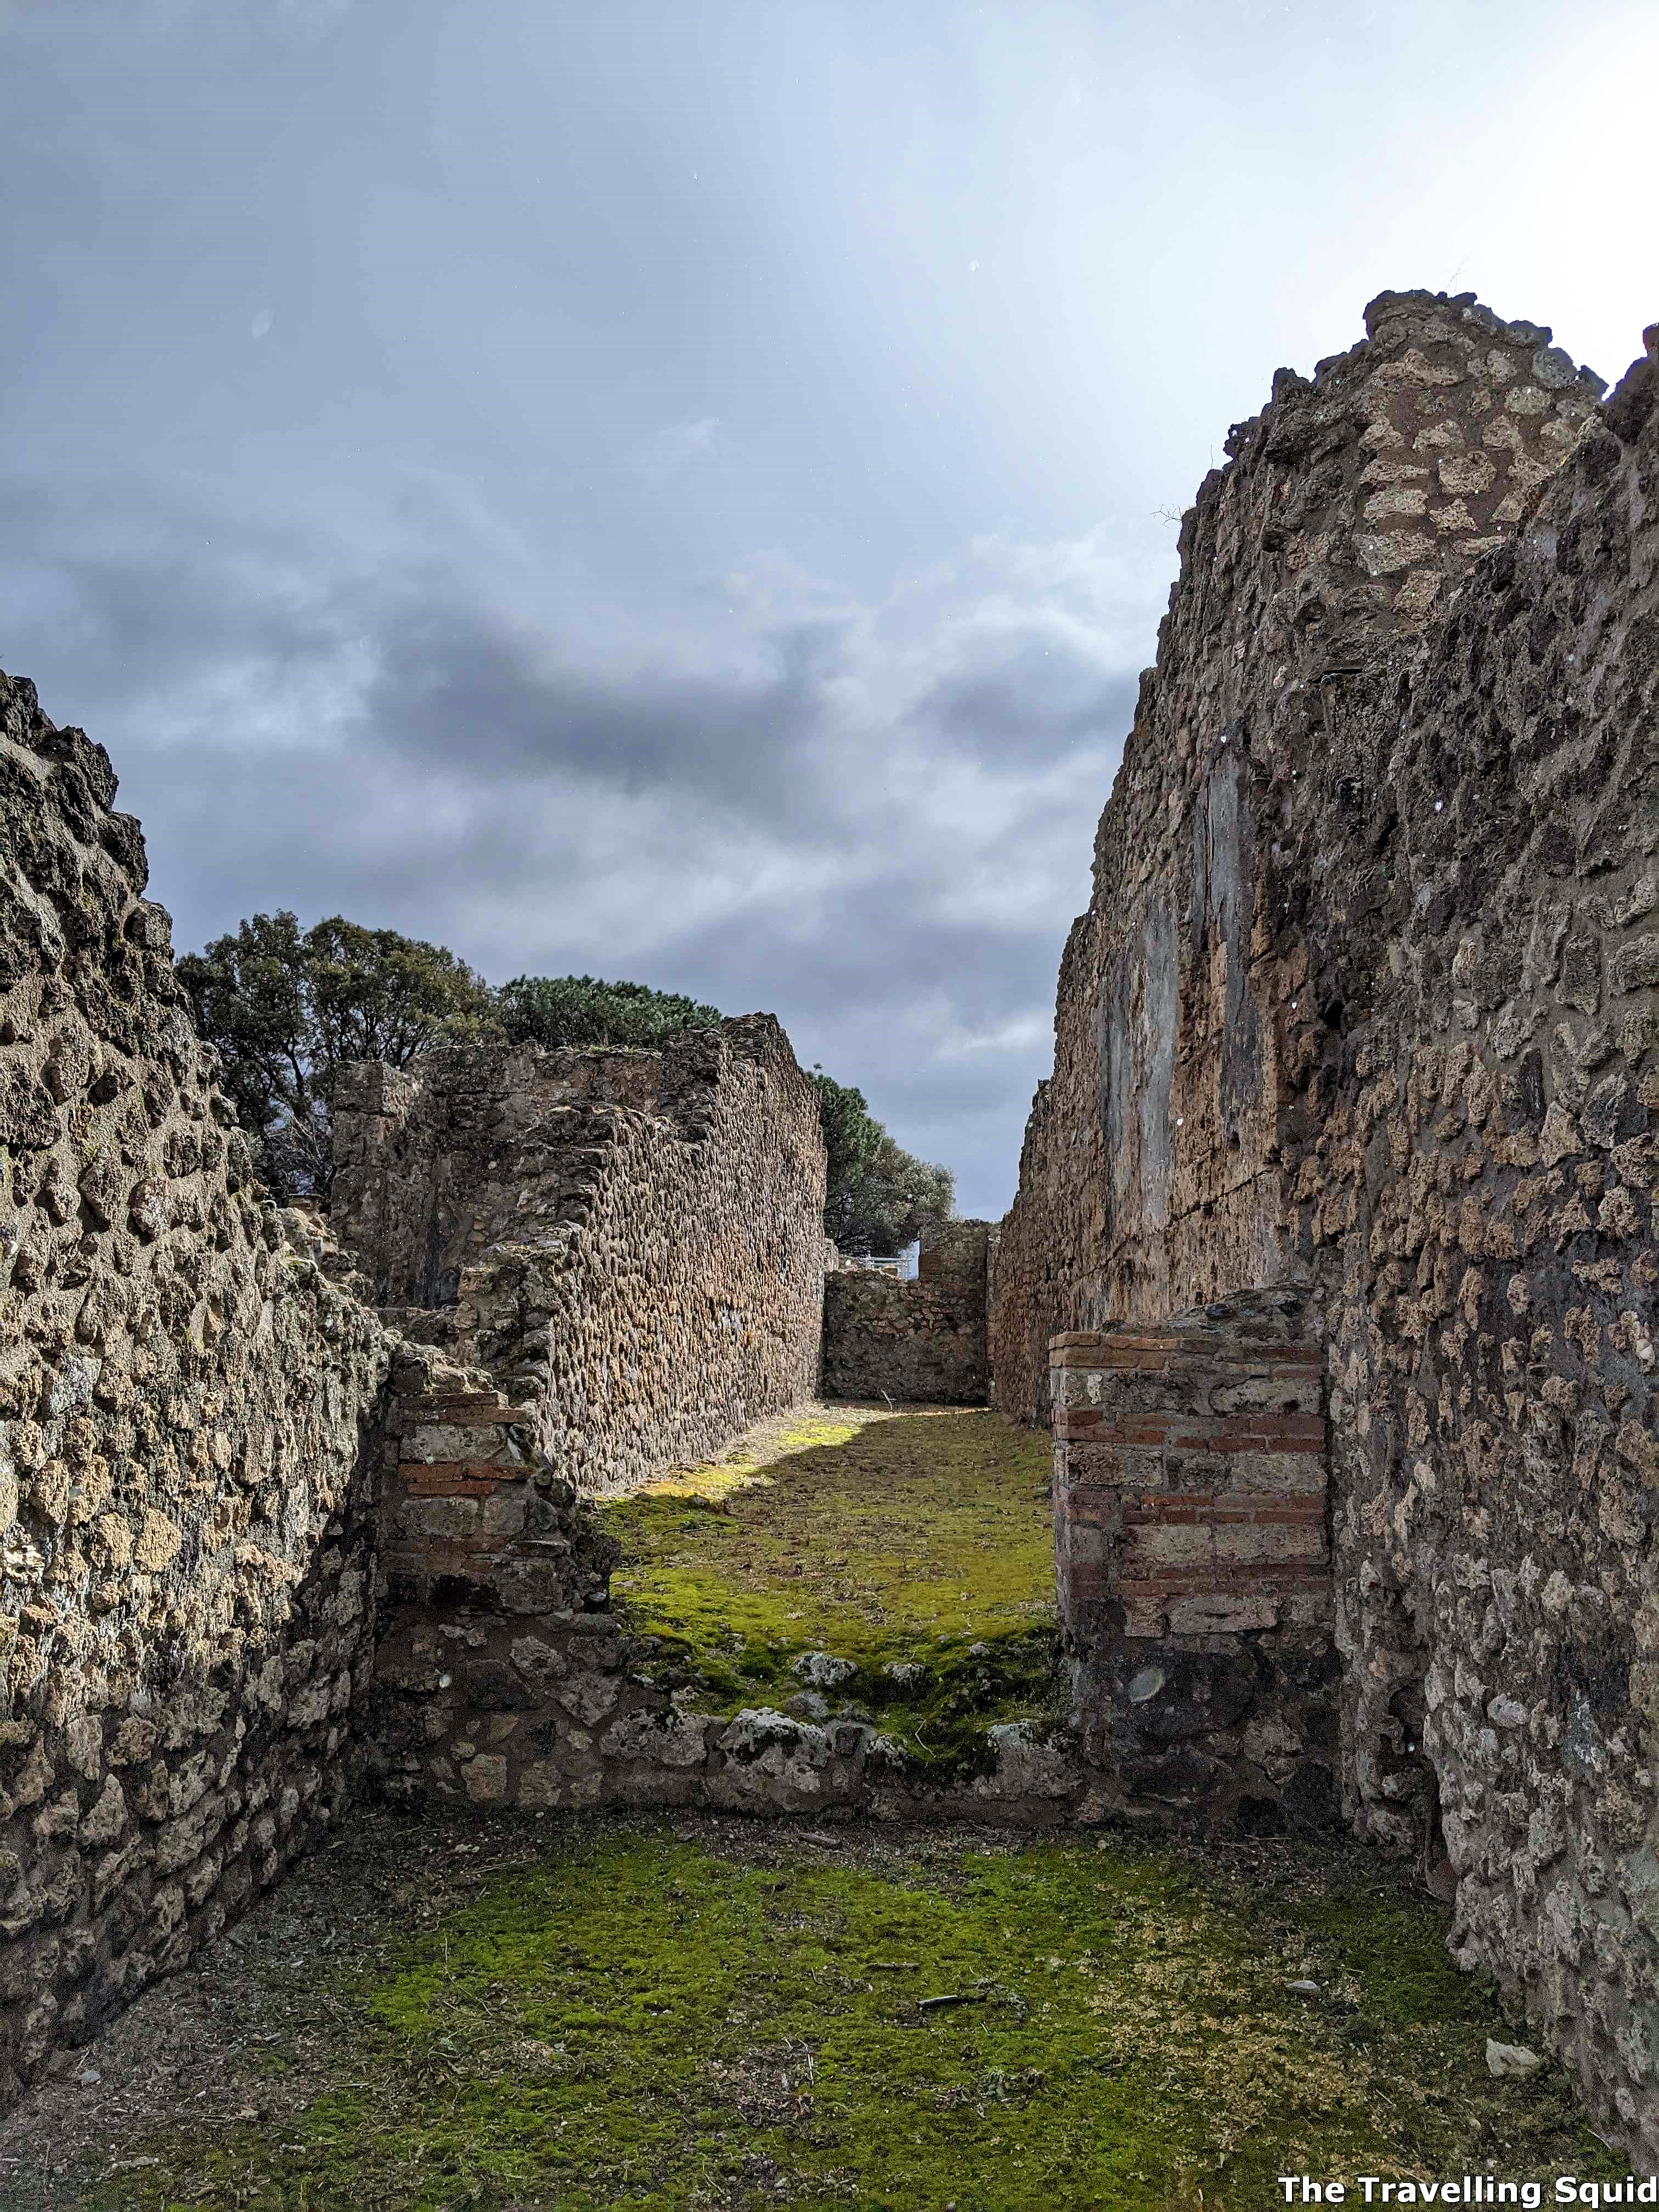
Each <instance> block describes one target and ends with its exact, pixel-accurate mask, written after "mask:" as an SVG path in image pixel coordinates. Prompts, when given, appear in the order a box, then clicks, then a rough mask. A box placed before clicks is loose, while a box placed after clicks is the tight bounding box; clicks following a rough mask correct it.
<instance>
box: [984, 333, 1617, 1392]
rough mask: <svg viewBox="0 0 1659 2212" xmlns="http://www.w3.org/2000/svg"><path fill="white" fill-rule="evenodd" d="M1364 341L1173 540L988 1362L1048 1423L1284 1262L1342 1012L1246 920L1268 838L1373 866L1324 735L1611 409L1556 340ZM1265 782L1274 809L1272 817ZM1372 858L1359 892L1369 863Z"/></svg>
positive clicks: (1377, 816) (1030, 1150) (1263, 869)
mask: <svg viewBox="0 0 1659 2212" xmlns="http://www.w3.org/2000/svg"><path fill="white" fill-rule="evenodd" d="M1366 329H1367V331H1368V333H1369V335H1368V336H1367V337H1366V338H1365V339H1364V341H1363V342H1362V343H1360V344H1359V345H1358V346H1355V347H1354V348H1353V349H1352V350H1351V351H1350V352H1348V353H1346V354H1342V355H1340V356H1335V357H1334V358H1333V359H1332V360H1329V361H1327V362H1322V363H1321V364H1320V366H1319V369H1318V371H1317V373H1316V376H1315V378H1314V379H1313V380H1312V382H1311V383H1310V382H1309V381H1307V380H1304V379H1303V378H1301V377H1298V376H1297V375H1295V374H1292V372H1291V371H1290V370H1289V369H1280V370H1279V373H1278V374H1277V375H1276V376H1275V378H1274V380H1273V392H1274V398H1273V404H1272V405H1271V406H1270V407H1269V408H1268V409H1267V411H1266V412H1265V413H1264V414H1263V415H1261V416H1258V417H1257V418H1256V419H1255V421H1254V422H1246V423H1241V424H1238V425H1237V426H1236V427H1235V428H1234V429H1233V430H1232V431H1231V433H1230V434H1229V436H1228V439H1227V451H1228V453H1229V454H1230V455H1231V457H1232V458H1231V460H1230V462H1229V464H1228V465H1227V466H1226V467H1225V468H1224V469H1221V470H1216V471H1212V472H1211V474H1210V475H1209V476H1208V477H1206V479H1205V482H1204V483H1203V485H1202V487H1201V488H1200V493H1199V497H1198V501H1197V504H1196V505H1195V506H1194V507H1193V508H1191V509H1190V510H1189V511H1188V513H1187V515H1186V516H1185V517H1184V518H1183V520H1182V530H1181V547H1180V550H1181V563H1182V568H1181V577H1180V580H1179V582H1178V583H1177V584H1176V586H1175V587H1174V588H1173V590H1172V591H1171V592H1170V611H1169V613H1168V615H1167V616H1166V617H1164V623H1163V624H1162V626H1161V628H1160V629H1159V633H1158V661H1157V665H1156V667H1155V668H1153V669H1152V670H1149V671H1147V672H1146V675H1144V676H1143V677H1142V678H1141V690H1140V697H1139V702H1138V705H1137V708H1136V712H1135V720H1134V726H1133V730H1132V732H1130V735H1129V737H1128V738H1127V742H1126V744H1125V747H1124V756H1123V762H1122V765H1121V769H1120V770H1119V773H1118V776H1117V779H1116V781H1115V785H1114V787H1113V792H1112V798H1111V804H1110V805H1109V806H1108V807H1107V809H1106V811H1104V813H1103V815H1102V816H1101V818H1100V824H1099V829H1098V832H1097V838H1096V847H1095V860H1094V883H1093V893H1092V896H1091V901H1090V905H1089V908H1088V911H1087V912H1086V913H1085V914H1084V915H1081V916H1079V920H1078V921H1076V923H1075V924H1074V925H1073V929H1072V933H1071V935H1070V938H1069V939H1068V941H1067V943H1066V951H1065V956H1064V958H1063V960H1062V963H1061V966H1060V983H1059V990H1058V994H1057V1000H1056V1012H1055V1036H1054V1074H1053V1077H1052V1078H1051V1079H1050V1080H1049V1081H1048V1082H1046V1083H1044V1084H1043V1085H1041V1086H1040V1087H1039V1089H1038V1091H1037V1095H1036V1101H1035V1103H1034V1105H1033V1109H1032V1113H1031V1117H1030V1123H1029V1126H1028V1127H1027V1131H1026V1136H1025V1143H1024V1151H1023V1153H1022V1158H1021V1163H1020V1177H1019V1189H1018V1197H1017V1198H1016V1200H1015V1203H1014V1206H1013V1208H1012V1211H1011V1212H1010V1214H1009V1216H1008V1218H1007V1220H1006V1224H1005V1225H1004V1234H1003V1237H1002V1239H1001V1242H1000V1249H999V1253H998V1259H997V1272H998V1296H997V1298H996V1301H995V1304H994V1310H993V1314H992V1322H991V1328H992V1365H993V1368H994V1372H995V1376H996V1389H997V1398H998V1402H999V1404H1000V1406H1002V1407H1003V1408H1004V1409H1005V1410H1006V1411H1007V1412H1008V1413H1012V1414H1013V1415H1014V1416H1015V1417H1016V1418H1017V1419H1022V1420H1025V1421H1030V1422H1035V1423H1042V1422H1043V1421H1045V1420H1046V1419H1047V1401H1046V1393H1047V1388H1048V1379H1047V1378H1048V1339H1049V1337H1050V1336H1051V1335H1053V1334H1055V1333H1056V1332H1057V1331H1060V1330H1063V1329H1081V1328H1102V1327H1104V1326H1106V1325H1108V1324H1109V1323H1110V1322H1115V1321H1120V1320H1125V1319H1139V1318H1158V1317H1161V1316H1164V1315H1166V1314H1170V1313H1173V1312H1176V1311H1178V1310H1181V1309H1182V1307H1185V1306H1191V1305H1197V1304H1202V1303H1203V1302H1205V1301H1206V1299H1208V1298H1212V1297H1224V1296H1226V1295H1228V1294H1229V1293H1231V1292H1232V1291H1237V1290H1243V1289H1248V1288H1249V1287H1250V1286H1251V1285H1254V1284H1255V1283H1258V1282H1261V1281H1263V1280H1265V1279H1268V1278H1269V1277H1271V1276H1273V1275H1274V1274H1276V1273H1279V1271H1280V1269H1281V1268H1282V1267H1284V1266H1285V1264H1286V1261H1287V1258H1288V1247H1287V1246H1286V1244H1285V1241H1284V1236H1283V1221H1284V1218H1285V1206H1284V1202H1283V1199H1282V1195H1281V1174H1282V1167H1283V1163H1282V1159H1281V1156H1280V1138H1281V1130H1280V1121H1281V1118H1282V1116H1281V1096H1282V1095H1288V1094H1289V1093H1290V1092H1291V1091H1294V1090H1295V1088H1296V1087H1297V1085H1298V1083H1299V1081H1300V1079H1301V1077H1302V1076H1303V1075H1304V1073H1305V1072H1306V1071H1305V1070H1304V1069H1301V1068H1300V1067H1298V1066H1297V1065H1295V1064H1294V1063H1293V1064H1292V1065H1291V1066H1289V1067H1288V1068H1282V1067H1281V1053H1282V1051H1283V1050H1285V1049H1286V1048H1288V1049H1289V1050H1290V1051H1291V1053H1292V1054H1300V1053H1305V1052H1306V1051H1307V1050H1308V1049H1310V1045H1309V1040H1310V1037H1314V1036H1318V1035H1320V1034H1322V1029H1321V1024H1322V1021H1323V1018H1324V1017H1325V1016H1326V1015H1334V1018H1335V1019H1336V1021H1337V1024H1338V1025H1339V1026H1340V1016H1341V1008H1340V1003H1338V1002H1337V1001H1336V1000H1332V999H1327V1000H1323V1001H1321V1002H1320V1004H1319V1005H1318V1006H1316V1005H1315V1003H1314V1000H1313V997H1312V995H1311V994H1310V991H1308V990H1304V989H1303V988H1302V987H1301V981H1302V978H1301V976H1300V974H1299V972H1298V969H1297V962H1298V960H1299V959H1300V958H1301V957H1302V953H1301V934H1300V933H1299V932H1295V931H1291V932H1289V933H1288V934H1287V930H1286V914H1285V909H1284V903H1283V895H1282V894H1281V895H1280V896H1279V899H1278V900H1277V901H1275V902H1271V903H1270V902H1267V901H1266V900H1265V899H1264V898H1263V897H1261V896H1259V895H1258V894H1259V890H1260V885H1259V883H1258V878H1260V877H1261V876H1262V875H1263V874H1264V873H1267V872H1279V856H1278V855H1276V854H1274V852H1273V846H1274V843H1275V842H1276V841H1279V840H1280V838H1281V829H1280V824H1279V812H1280V811H1283V808H1284V806H1285V805H1286V804H1287V803H1288V805H1290V808H1291V811H1292V812H1293V813H1296V814H1298V815H1299V814H1301V813H1304V812H1305V810H1306V808H1307V806H1308V805H1310V804H1311V803H1312V801H1313V798H1314V797H1315V796H1316V795H1317V796H1326V795H1328V796H1329V797H1330V798H1331V799H1333V800H1334V801H1336V802H1337V803H1338V805H1339V808H1340V813H1341V816H1342V818H1343V819H1344V821H1345V822H1346V825H1347V827H1348V828H1349V829H1352V828H1353V827H1354V826H1355V825H1356V824H1358V825H1361V826H1362V827H1363V828H1364V829H1367V830H1369V831H1370V832H1371V833H1372V835H1373V836H1374V837H1375V840H1376V848H1377V853H1378V854H1381V852H1382V848H1383V846H1385V845H1386V843H1387V842H1388V839H1389V834H1390V825H1391V823H1392V822H1393V819H1394V806H1395V802H1394V799H1393V797H1392V794H1391V793H1390V792H1389V790H1388V789H1387V788H1386V787H1379V786H1378V785H1376V784H1375V783H1372V784H1370V785H1364V784H1362V783H1361V782H1359V781H1357V780H1356V779H1354V778H1353V777H1352V775H1346V776H1345V775H1343V774H1342V771H1341V766H1340V763H1338V762H1337V761H1336V759H1335V758H1334V755H1333V753H1332V750H1331V743H1330V738H1331V722H1332V718H1333V716H1334V714H1335V712H1336V710H1337V708H1338V707H1339V705H1340V702H1342V701H1343V699H1344V698H1345V697H1346V696H1349V695H1351V694H1352V692H1353V691H1354V690H1356V688H1358V686H1359V685H1360V684H1361V683H1362V682H1363V680H1364V676H1365V673H1366V671H1370V670H1374V669H1375V668H1376V665H1378V662H1379V660H1380V659H1381V657H1382V655H1383V653H1384V652H1385V650H1386V647H1387V645H1388V643H1389V640H1390V639H1391V638H1393V637H1395V636H1402V637H1409V636H1411V635H1414V634H1416V633H1418V632H1419V631H1420V629H1421V627H1422V625H1423V624H1424V623H1425V621H1426V620H1427V619H1428V618H1429V617H1430V616H1431V614H1432V612H1433V611H1434V610H1435V608H1436V607H1437V605H1440V604H1441V603H1442V601H1443V596H1444V594H1445V592H1447V591H1448V590H1449V588H1450V587H1451V586H1453V585H1454V584H1455V581H1456V580H1457V578H1458V577H1459V576H1461V575H1462V574H1464V573H1466V571H1467V570H1468V567H1469V565H1470V563H1471V562H1472V561H1474V560H1475V559H1477V558H1479V557H1480V556H1481V555H1482V554H1483V553H1485V552H1487V551H1490V550H1492V548H1494V547H1495V546H1496V545H1497V544H1498V543H1499V542H1500V539H1501V537H1502V534H1503V533H1504V532H1505V531H1513V529H1514V526H1515V524H1516V518H1517V517H1518V516H1519V514H1520V513H1521V512H1522V505H1523V503H1524V501H1525V500H1526V499H1527V497H1528V495H1529V494H1530V493H1531V491H1532V490H1533V489H1534V486H1536V485H1537V484H1539V483H1542V482H1544V481H1546V480H1547V478H1548V477H1549V476H1551V475H1552V474H1553V471H1555V469H1556V468H1557V467H1559V465H1560V461H1561V459H1562V457H1563V455H1564V454H1565V453H1566V452H1567V451H1569V450H1570V449H1571V446H1572V443H1573V441H1574V440H1575V439H1576V438H1577V435H1578V433H1579V431H1580V429H1581V428H1582V427H1583V422H1584V420H1585V418H1586V416H1587V415H1588V414H1589V411H1590V410H1591V409H1592V407H1593V405H1594V402H1595V393H1596V392H1598V391H1599V390H1600V389H1601V385H1600V380H1599V379H1594V378H1589V379H1588V380H1587V374H1588V373H1583V374H1581V373H1579V372H1577V371H1575V369H1574V368H1573V365H1572V363H1571V362H1570V361H1569V360H1568V359H1567V358H1566V356H1565V355H1564V354H1562V353H1560V352H1559V351H1557V350H1555V349H1552V348H1551V347H1550V345H1549V343H1548V338H1549V333H1548V331H1543V330H1540V329H1538V328H1537V327H1536V326H1535V325H1531V324H1526V323H1517V324H1504V323H1500V322H1499V321H1498V318H1497V317H1495V316H1493V315H1492V314H1490V313H1488V312H1487V311H1486V309H1485V308H1483V307H1479V306H1477V305H1476V304H1474V301H1473V300H1472V298H1467V297H1466V298H1464V299H1461V300H1459V301H1450V302H1447V301H1437V300H1435V299H1434V298H1432V297H1431V295H1428V294H1425V293H1408V294H1388V293H1385V294H1384V295H1383V296H1382V297H1381V298H1380V299H1378V300H1376V301H1373V303H1372V305H1371V306H1370V308H1368V309H1367V311H1366ZM1264 775H1266V776H1267V777H1269V778H1270V779H1271V780H1272V781H1273V783H1274V785H1275V788H1276V790H1277V788H1278V787H1280V786H1282V787H1285V797H1284V799H1281V800H1280V802H1279V805H1278V806H1277V807H1276V808H1275V809H1274V810H1273V812H1272V813H1271V814H1269V813H1268V812H1267V811H1265V810H1264V808H1263V807H1262V805H1261V803H1260V799H1259V796H1258V787H1259V785H1260V784H1261V779H1262V778H1263V776H1264ZM1304 782H1306V783H1308V784H1309V787H1310V788H1309V791H1308V792H1307V793H1304V792H1303V790H1302V788H1301V787H1302V785H1303V784H1304ZM1362 843H1363V845H1364V876H1365V881H1366V883H1367V884H1372V883H1373V882H1376V881H1380V879H1381V874H1382V870H1383V866H1384V865H1385V862H1384V860H1383V859H1381V858H1376V859H1374V858H1373V854H1372V851H1371V848H1370V843H1369V842H1366V841H1364V840H1363V839H1362ZM1328 858H1334V854H1331V855H1322V856H1321V859H1320V861H1319V863H1318V865H1320V866H1323V865H1324V864H1325V861H1326V860H1327V859H1328ZM1291 1002H1294V1004H1293V1005H1292V1003H1291ZM1281 1004H1282V1005H1283V1006H1285V1009H1286V1010H1287V1011H1289V1012H1293V1013H1294V1014H1295V1015H1296V1016H1297V1020H1296V1021H1295V1022H1293V1023H1292V1024H1290V1029H1291V1035H1290V1036H1281V1034H1280V1028H1281V1025H1280V1024H1279V1020H1278V1019H1277V1018H1276V1012H1275V1010H1276V1009H1277V1008H1278V1007H1279V1006H1280V1005H1281Z"/></svg>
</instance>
